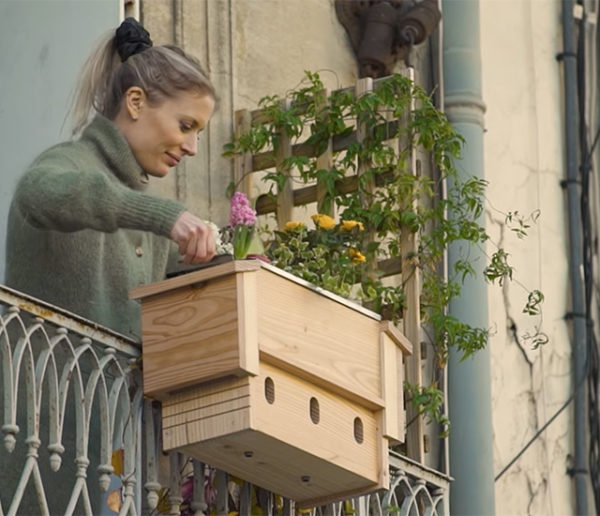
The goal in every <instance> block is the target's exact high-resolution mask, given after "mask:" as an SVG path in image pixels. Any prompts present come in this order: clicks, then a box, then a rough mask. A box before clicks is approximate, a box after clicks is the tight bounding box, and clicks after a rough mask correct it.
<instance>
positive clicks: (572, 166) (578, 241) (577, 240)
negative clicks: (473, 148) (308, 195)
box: [562, 0, 588, 515]
mask: <svg viewBox="0 0 600 516" xmlns="http://www.w3.org/2000/svg"><path fill="white" fill-rule="evenodd" d="M562 7H563V10H562V24H563V27H562V29H563V46H564V49H563V56H562V57H563V77H564V79H563V82H564V106H565V153H566V167H567V170H566V181H565V187H566V189H567V209H568V216H569V239H570V246H569V279H570V282H571V304H572V308H571V310H572V315H573V346H572V347H573V351H572V361H573V376H574V381H573V386H574V388H575V389H576V391H575V398H574V407H573V409H574V414H573V418H574V422H573V425H574V429H573V433H574V455H575V456H574V464H573V469H572V474H573V477H574V479H575V509H576V514H578V515H587V514H588V504H587V475H588V470H587V459H586V442H587V436H586V413H585V411H586V401H585V386H584V385H581V382H583V381H584V376H585V368H586V346H585V343H586V340H587V339H586V338H587V328H586V316H585V304H584V294H583V278H582V273H583V246H582V233H581V231H582V224H581V211H580V205H581V193H580V186H579V182H578V181H579V170H578V163H577V161H578V152H577V143H578V142H577V126H578V120H577V118H578V116H577V56H576V53H577V49H576V41H575V39H576V36H575V18H574V15H573V9H574V7H575V2H574V1H573V0H563V3H562Z"/></svg>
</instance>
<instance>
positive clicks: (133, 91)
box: [123, 86, 146, 120]
mask: <svg viewBox="0 0 600 516" xmlns="http://www.w3.org/2000/svg"><path fill="white" fill-rule="evenodd" d="M123 100H124V102H125V109H126V111H127V113H128V114H129V116H130V117H131V118H132V120H137V119H138V117H139V116H140V112H141V110H142V108H143V107H144V104H145V103H146V92H145V91H144V90H143V89H142V88H140V87H139V86H131V87H130V88H129V89H128V90H127V91H126V92H125V97H124V99H123Z"/></svg>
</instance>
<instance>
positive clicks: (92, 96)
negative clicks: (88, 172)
mask: <svg viewBox="0 0 600 516" xmlns="http://www.w3.org/2000/svg"><path fill="white" fill-rule="evenodd" d="M132 86H139V87H141V88H142V89H143V90H144V91H145V93H146V96H147V98H148V102H149V103H150V104H159V103H160V102H162V101H164V100H166V99H167V98H171V97H174V96H176V95H177V94H178V93H180V92H181V91H189V90H196V91H197V92H198V93H200V94H203V95H209V96H211V97H212V98H213V99H214V100H215V101H217V95H216V92H215V90H214V87H213V85H212V84H211V82H210V79H209V78H208V76H207V75H206V73H205V72H204V70H203V69H202V66H201V65H200V63H199V61H198V60H197V59H196V58H194V57H192V56H190V55H189V54H187V53H186V52H184V51H183V50H182V49H181V48H179V47H176V46H173V45H163V46H157V47H154V46H152V41H151V40H150V37H149V34H148V32H147V31H146V30H145V29H144V28H143V27H142V26H141V25H140V24H139V23H138V22H137V21H135V20H134V19H133V18H127V19H126V20H125V21H124V22H123V23H122V24H121V25H120V26H119V28H118V29H117V30H116V31H111V32H110V33H108V34H106V35H105V36H104V37H103V38H102V39H101V40H100V42H99V44H98V46H97V47H96V49H95V50H94V51H93V52H92V54H91V55H90V57H89V58H88V60H87V61H86V62H85V64H84V66H83V68H82V70H81V75H80V77H79V81H78V87H77V93H76V96H75V101H74V103H73V108H72V119H73V134H77V133H79V132H80V131H81V130H82V129H83V128H84V127H85V126H86V125H87V123H88V121H89V118H90V114H93V113H94V112H96V113H100V114H102V115H104V116H105V117H107V118H109V119H111V120H113V119H114V118H115V117H116V116H117V114H118V112H119V109H120V107H121V102H122V100H123V96H124V94H125V92H126V91H127V90H128V89H129V88H131V87H132Z"/></svg>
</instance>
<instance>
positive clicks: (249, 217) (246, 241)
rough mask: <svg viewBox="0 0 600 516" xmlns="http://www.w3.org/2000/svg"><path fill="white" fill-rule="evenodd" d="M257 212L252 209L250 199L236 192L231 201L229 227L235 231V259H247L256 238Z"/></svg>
mask: <svg viewBox="0 0 600 516" xmlns="http://www.w3.org/2000/svg"><path fill="white" fill-rule="evenodd" d="M255 223H256V211H255V210H253V209H252V208H251V207H250V202H249V201H248V197H246V195H245V194H243V193H241V192H236V193H235V194H234V195H233V199H232V200H231V211H230V213H229V225H230V226H231V228H232V230H233V242H232V244H233V257H234V258H237V259H241V258H246V255H247V254H248V249H249V248H250V244H251V243H252V237H253V236H254V226H255Z"/></svg>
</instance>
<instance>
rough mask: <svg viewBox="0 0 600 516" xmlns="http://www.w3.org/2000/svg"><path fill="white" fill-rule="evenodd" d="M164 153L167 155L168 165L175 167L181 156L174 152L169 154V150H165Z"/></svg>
mask: <svg viewBox="0 0 600 516" xmlns="http://www.w3.org/2000/svg"><path fill="white" fill-rule="evenodd" d="M166 155H167V158H168V161H169V165H170V166H172V167H175V166H176V165H177V164H178V163H179V161H180V160H181V158H180V157H179V156H176V155H175V154H171V153H170V152H167V153H166Z"/></svg>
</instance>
